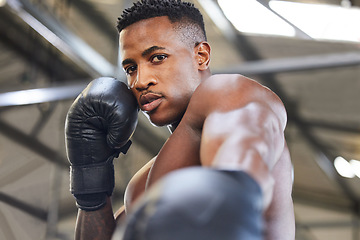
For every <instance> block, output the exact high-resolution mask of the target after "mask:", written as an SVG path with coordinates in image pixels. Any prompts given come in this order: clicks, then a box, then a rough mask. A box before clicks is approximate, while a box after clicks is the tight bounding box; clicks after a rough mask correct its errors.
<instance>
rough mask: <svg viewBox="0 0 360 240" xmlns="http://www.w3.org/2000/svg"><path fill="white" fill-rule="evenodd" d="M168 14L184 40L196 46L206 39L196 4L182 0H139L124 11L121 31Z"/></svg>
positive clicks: (119, 26)
mask: <svg viewBox="0 0 360 240" xmlns="http://www.w3.org/2000/svg"><path fill="white" fill-rule="evenodd" d="M162 16H167V17H168V18H169V20H170V22H171V23H172V24H173V26H174V30H175V31H177V32H178V33H179V36H180V38H181V40H182V41H183V42H185V43H186V44H187V45H189V47H192V48H193V47H195V46H196V45H198V44H199V43H200V42H202V41H206V32H205V25H204V20H203V16H202V15H201V13H200V11H199V9H197V8H196V7H195V6H194V4H192V3H189V2H182V1H181V0H139V1H138V2H135V3H134V5H133V6H132V7H130V8H127V9H125V10H124V11H123V13H122V15H121V16H120V17H119V18H118V21H117V26H116V28H117V30H118V32H119V33H120V32H121V31H122V30H123V29H124V28H126V27H128V26H130V25H131V24H133V23H136V22H139V21H141V20H145V19H149V18H154V17H162Z"/></svg>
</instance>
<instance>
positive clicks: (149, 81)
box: [134, 68, 157, 91]
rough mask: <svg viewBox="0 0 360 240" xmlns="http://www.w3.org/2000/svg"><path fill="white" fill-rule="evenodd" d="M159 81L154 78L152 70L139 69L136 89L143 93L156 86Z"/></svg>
mask: <svg viewBox="0 0 360 240" xmlns="http://www.w3.org/2000/svg"><path fill="white" fill-rule="evenodd" d="M156 84H157V79H156V77H155V76H154V73H153V71H151V70H150V69H144V68H143V69H138V71H137V76H136V82H135V84H134V87H135V89H136V90H138V91H143V90H146V89H148V88H149V87H150V86H153V85H156Z"/></svg>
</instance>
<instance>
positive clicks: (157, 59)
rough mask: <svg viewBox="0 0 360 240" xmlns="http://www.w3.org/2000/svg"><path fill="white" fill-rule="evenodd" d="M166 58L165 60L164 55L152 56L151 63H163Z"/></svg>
mask: <svg viewBox="0 0 360 240" xmlns="http://www.w3.org/2000/svg"><path fill="white" fill-rule="evenodd" d="M166 58H167V56H166V55H164V54H161V55H155V56H153V57H152V58H151V62H153V63H159V62H162V61H164V60H165V59H166Z"/></svg>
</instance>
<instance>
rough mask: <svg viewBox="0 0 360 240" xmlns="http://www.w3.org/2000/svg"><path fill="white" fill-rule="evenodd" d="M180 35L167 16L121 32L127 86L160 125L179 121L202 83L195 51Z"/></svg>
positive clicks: (155, 122) (129, 27) (152, 119)
mask: <svg viewBox="0 0 360 240" xmlns="http://www.w3.org/2000/svg"><path fill="white" fill-rule="evenodd" d="M178 34H179V33H178V32H176V31H175V30H174V29H173V25H172V24H171V22H170V21H169V20H168V17H166V16H164V17H156V18H150V19H146V20H142V21H139V22H137V23H134V24H132V25H130V26H128V27H127V28H125V29H124V30H122V31H121V33H120V51H121V56H122V64H123V68H124V70H125V72H126V75H127V80H128V84H129V86H130V88H131V90H132V92H133V94H134V95H135V97H136V99H137V101H138V104H139V106H140V108H141V110H142V111H144V112H145V113H146V114H147V115H148V116H149V117H150V120H151V122H152V123H153V124H155V125H157V126H163V125H168V124H174V123H177V122H179V121H180V120H181V117H182V116H183V114H184V112H185V110H186V107H187V105H188V103H189V101H190V98H191V95H192V93H193V92H194V90H195V89H196V87H197V86H198V85H199V84H200V74H199V71H198V62H197V59H196V54H195V51H194V49H193V48H191V47H189V46H188V45H186V43H184V42H183V41H181V39H180V37H179V35H178Z"/></svg>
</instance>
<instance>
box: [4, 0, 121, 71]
mask: <svg viewBox="0 0 360 240" xmlns="http://www.w3.org/2000/svg"><path fill="white" fill-rule="evenodd" d="M7 3H8V6H9V7H10V8H11V10H12V11H13V12H15V13H16V14H17V15H18V16H19V17H20V18H21V19H22V20H23V21H24V22H26V23H27V24H28V25H29V26H30V27H32V28H33V29H34V30H35V31H37V32H38V33H39V34H40V35H42V36H43V37H44V38H45V39H46V40H47V41H48V42H50V43H51V44H52V45H53V46H55V47H56V48H58V49H59V50H60V51H61V52H62V53H64V54H65V55H66V56H67V57H69V58H70V59H71V60H73V61H74V62H75V63H76V64H78V65H79V66H81V67H82V68H83V69H85V70H86V71H87V72H89V73H90V75H91V76H92V77H99V76H113V75H114V73H115V70H116V67H115V66H113V65H112V64H111V63H109V62H108V61H107V60H106V59H105V58H104V57H103V56H101V55H100V54H99V53H97V52H96V51H95V50H94V49H93V48H91V47H90V46H89V45H88V44H87V43H85V42H84V41H83V40H82V39H81V38H79V37H77V36H76V35H75V34H73V33H72V32H71V31H70V30H69V29H67V28H66V27H65V26H64V25H63V24H61V23H60V22H59V21H57V20H56V19H55V18H54V17H52V16H51V15H50V14H47V13H45V12H43V11H40V10H39V9H38V8H37V7H36V6H35V5H33V4H31V3H30V2H29V1H27V0H8V1H7Z"/></svg>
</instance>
